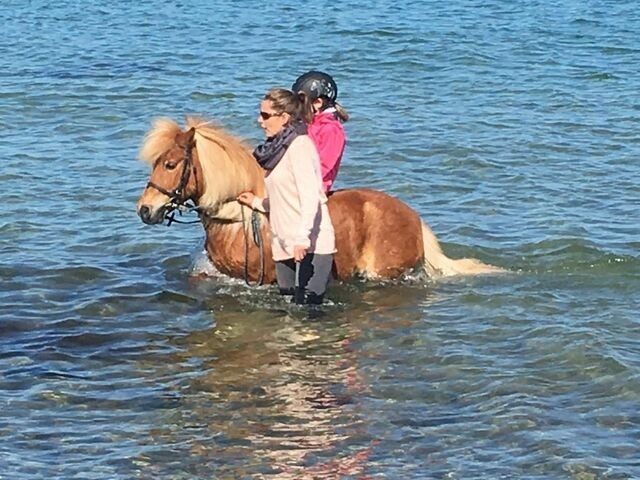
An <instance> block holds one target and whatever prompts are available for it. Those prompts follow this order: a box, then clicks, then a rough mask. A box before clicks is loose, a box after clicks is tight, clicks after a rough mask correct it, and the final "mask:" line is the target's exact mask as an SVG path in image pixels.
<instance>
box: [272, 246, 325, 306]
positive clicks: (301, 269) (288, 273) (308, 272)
mask: <svg viewBox="0 0 640 480" xmlns="http://www.w3.org/2000/svg"><path fill="white" fill-rule="evenodd" d="M296 266H297V268H296ZM332 266H333V255H331V254H326V255H323V254H317V253H308V254H307V255H305V257H304V258H303V259H302V261H301V262H299V263H296V262H295V261H294V260H293V258H290V259H288V260H283V261H280V262H276V278H277V279H278V287H279V288H280V293H281V294H282V295H293V301H294V302H295V303H310V304H320V303H322V299H323V298H324V292H325V291H326V289H327V285H328V283H329V278H330V276H331V267H332ZM296 276H297V277H298V278H296Z"/></svg>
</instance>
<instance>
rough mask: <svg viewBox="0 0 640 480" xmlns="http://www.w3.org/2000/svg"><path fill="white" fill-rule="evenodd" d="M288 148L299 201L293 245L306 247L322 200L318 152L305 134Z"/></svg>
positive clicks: (308, 244)
mask: <svg viewBox="0 0 640 480" xmlns="http://www.w3.org/2000/svg"><path fill="white" fill-rule="evenodd" d="M289 148H290V149H291V155H292V160H293V161H292V162H291V169H292V174H293V178H294V182H295V185H296V190H297V193H298V199H299V202H300V225H298V228H297V231H296V234H295V237H294V239H293V241H294V244H295V245H300V246H303V247H306V248H308V247H309V246H310V245H311V231H312V230H313V227H314V223H315V221H316V217H317V216H318V212H319V209H320V203H321V202H322V193H321V192H322V185H321V180H320V172H319V166H320V165H319V159H318V152H317V150H316V148H315V146H314V145H313V142H312V141H311V139H310V138H309V137H307V136H304V137H298V138H297V139H296V140H295V141H294V142H293V143H292V144H291V146H290V147H289Z"/></svg>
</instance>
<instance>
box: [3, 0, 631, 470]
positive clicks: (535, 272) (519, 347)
mask: <svg viewBox="0 0 640 480" xmlns="http://www.w3.org/2000/svg"><path fill="white" fill-rule="evenodd" d="M0 22H1V24H2V25H3V33H2V34H1V35H0V132H1V134H0V186H1V187H2V191H3V195H2V198H3V205H4V209H3V215H2V217H1V219H0V278H1V283H0V478H7V479H9V478H11V479H41V478H47V479H50V478H60V479H71V478H78V479H131V478H140V479H147V478H148V479H152V478H153V479H157V478H162V479H182V478H185V479H186V478H188V479H196V478H202V479H204V478H207V479H209V478H292V479H293V478H326V479H330V478H331V479H333V478H361V479H365V478H376V479H377V478H391V479H423V478H443V479H445V478H446V479H467V478H483V479H486V478H491V479H493V478H518V479H565V478H571V479H580V480H590V479H633V478H640V447H639V445H640V414H639V413H638V412H639V411H640V328H639V326H640V325H639V323H640V316H639V314H638V313H637V312H638V311H639V310H640V296H639V295H638V292H639V291H640V273H639V272H640V240H638V238H639V235H638V234H639V233H640V231H639V227H638V225H640V212H639V210H640V209H639V208H638V206H639V205H640V201H639V199H640V186H639V182H638V179H639V178H640V166H639V163H638V158H640V136H639V135H638V125H640V100H638V95H637V92H638V91H640V75H638V66H639V65H640V37H639V36H638V31H640V10H639V9H638V7H637V4H636V3H635V2H631V1H612V0H608V1H600V2H595V1H587V2H574V1H569V2H560V3H558V2H550V1H534V2H524V1H521V0H515V1H511V2H506V1H497V0H488V1H485V2H473V1H452V2H432V1H429V2H411V1H409V2H400V4H396V2H391V1H389V0H380V1H373V2H363V1H361V0H350V1H347V2H339V4H338V3H336V4H330V3H329V4H327V3H326V2H308V3H300V2H291V1H282V2H256V1H252V0H248V1H244V2H232V1H218V2H205V1H202V0H192V1H186V2H180V3H179V4H177V5H171V4H169V2H157V1H155V0H154V1H152V0H148V1H138V2H133V3H130V2H124V1H116V2H103V1H101V2H74V1H57V2H48V1H45V0H32V1H17V2H11V3H8V4H7V5H4V6H3V7H2V8H1V9H0ZM312 68H319V69H324V70H326V71H329V72H330V73H332V74H333V75H334V77H335V79H336V81H337V83H338V86H339V99H340V101H341V103H342V104H343V105H344V106H345V107H346V108H347V110H348V111H349V113H350V114H351V116H352V118H351V120H350V121H349V122H348V123H347V124H346V125H345V127H346V130H347V133H348V136H349V144H348V150H347V153H346V156H345V158H344V161H343V167H342V169H341V173H340V176H339V178H338V182H337V186H338V187H343V188H344V187H353V186H367V187H373V188H377V189H380V190H384V191H386V192H388V193H391V194H393V195H396V196H398V197H400V198H402V199H403V200H404V201H406V202H407V203H408V204H410V205H411V206H412V207H414V208H415V209H416V210H417V211H418V212H419V213H420V214H421V216H422V217H423V219H424V220H425V221H426V222H428V223H429V225H430V226H431V227H432V228H433V230H434V232H435V233H436V234H437V236H438V238H439V239H440V240H441V242H442V244H443V248H444V249H445V252H446V253H447V254H448V255H449V256H451V257H461V256H473V257H478V258H481V259H482V260H484V261H486V262H489V263H492V264H495V265H499V266H501V267H503V268H506V269H508V270H509V271H510V273H509V274H507V275H504V276H498V277H488V278H466V279H464V278H463V279H451V280H446V281H438V282H429V281H427V282H424V281H409V282H402V283H393V284H374V283H361V282H355V281H354V282H350V283H346V284H334V285H332V286H331V288H330V290H329V297H330V300H331V302H330V304H329V305H327V306H326V307H325V308H324V309H323V311H322V312H321V313H320V316H319V317H318V316H317V315H315V314H314V315H310V314H309V313H308V312H306V311H305V310H300V309H295V308H293V307H291V306H289V305H287V304H284V303H282V302H281V301H280V300H278V299H277V298H276V295H275V294H274V291H273V289H270V288H259V289H251V288H249V287H246V286H245V285H244V284H243V283H242V282H240V281H234V280H229V279H224V278H212V279H208V280H203V281H194V280H192V279H190V275H189V274H190V273H191V272H194V271H199V270H200V269H204V268H206V266H204V262H203V260H202V258H201V257H199V252H200V249H201V244H202V238H203V234H202V230H201V227H199V226H198V225H194V226H172V227H171V228H166V227H149V226H145V225H143V224H142V223H141V222H140V220H139V219H138V218H137V216H136V213H135V202H136V201H137V199H138V197H139V195H140V194H141V193H142V190H143V188H144V185H145V184H146V181H147V177H148V173H149V172H148V167H147V166H146V165H144V164H143V163H141V162H138V161H137V160H136V157H137V150H138V148H139V146H140V144H141V142H142V139H143V137H144V134H145V132H146V131H148V129H149V128H150V125H151V122H152V120H153V119H154V118H156V117H159V116H168V117H171V118H174V119H176V120H179V121H181V120H182V119H183V118H184V116H185V115H187V114H197V115H202V116H206V117H208V118H213V119H215V120H216V121H218V122H219V123H221V124H222V125H224V126H226V127H227V128H228V129H229V130H230V131H231V132H233V133H235V134H237V135H239V136H242V137H244V138H246V139H248V141H249V142H251V143H256V142H258V141H259V140H260V138H261V131H260V130H259V128H257V126H256V124H255V117H256V113H257V106H258V103H259V100H260V98H261V96H262V94H263V93H264V91H266V90H267V89H268V88H270V87H272V86H289V85H290V84H291V83H292V81H293V80H294V79H295V77H296V76H297V75H299V74H300V73H302V72H304V71H306V70H308V69H312Z"/></svg>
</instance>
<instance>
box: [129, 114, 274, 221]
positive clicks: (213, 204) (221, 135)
mask: <svg viewBox="0 0 640 480" xmlns="http://www.w3.org/2000/svg"><path fill="white" fill-rule="evenodd" d="M190 128H194V130H195V136H194V139H195V141H196V150H197V152H198V158H199V159H200V165H201V167H202V174H203V177H204V183H205V186H204V194H203V195H202V197H201V198H200V199H199V204H200V207H203V208H206V209H210V210H214V211H217V210H218V208H219V207H220V205H221V204H223V203H225V202H228V201H230V200H233V199H235V198H236V197H237V195H238V194H239V193H241V192H244V191H247V190H251V191H253V192H254V193H255V194H257V195H260V196H262V195H264V173H263V171H262V169H261V168H260V167H259V165H258V163H257V162H256V161H255V159H254V158H253V155H252V154H251V150H250V147H249V146H248V144H247V143H246V142H245V141H243V140H241V139H239V138H237V137H235V136H233V135H231V134H230V133H227V132H226V131H225V130H224V129H223V128H222V127H220V126H219V125H216V124H215V123H213V122H211V121H209V120H204V119H202V118H197V117H187V119H186V129H185V130H189V129H190ZM180 132H182V129H181V128H180V126H179V125H178V124H177V123H176V122H174V121H173V120H171V119H168V118H160V119H157V120H156V121H155V122H154V123H153V127H152V129H151V130H150V131H149V133H147V135H146V137H145V141H144V143H143V145H142V148H141V149H140V158H141V159H142V160H144V161H145V162H147V163H150V164H153V163H154V162H155V161H156V159H157V158H158V157H160V156H161V155H162V154H164V153H165V152H167V151H168V150H170V149H171V148H173V146H174V145H175V137H176V135H177V134H178V133H180Z"/></svg>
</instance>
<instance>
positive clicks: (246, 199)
mask: <svg viewBox="0 0 640 480" xmlns="http://www.w3.org/2000/svg"><path fill="white" fill-rule="evenodd" d="M254 198H256V196H255V195H254V194H253V192H242V193H241V194H240V195H238V197H237V198H236V200H237V201H238V202H239V203H241V204H242V205H246V206H247V207H251V208H253V199H254Z"/></svg>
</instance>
